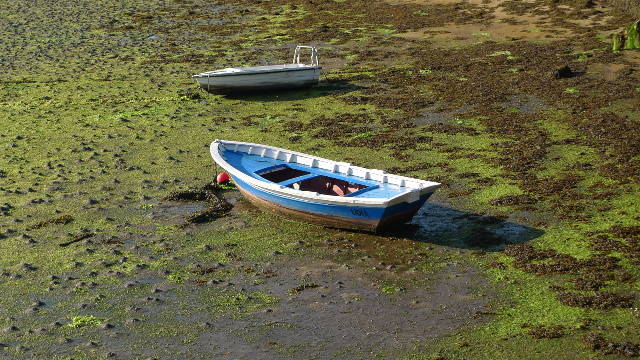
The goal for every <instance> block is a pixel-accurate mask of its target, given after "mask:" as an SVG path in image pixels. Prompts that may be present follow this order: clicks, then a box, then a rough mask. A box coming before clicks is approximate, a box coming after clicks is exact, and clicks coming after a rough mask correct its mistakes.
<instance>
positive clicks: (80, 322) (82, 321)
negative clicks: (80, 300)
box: [67, 315, 104, 328]
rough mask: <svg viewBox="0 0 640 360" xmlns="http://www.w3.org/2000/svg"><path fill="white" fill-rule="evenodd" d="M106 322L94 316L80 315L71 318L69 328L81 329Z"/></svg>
mask: <svg viewBox="0 0 640 360" xmlns="http://www.w3.org/2000/svg"><path fill="white" fill-rule="evenodd" d="M103 322H104V319H100V318H97V317H95V316H93V315H80V316H74V317H72V318H71V322H69V323H68V324H67V326H68V327H72V328H81V327H84V326H97V325H100V324H102V323H103Z"/></svg>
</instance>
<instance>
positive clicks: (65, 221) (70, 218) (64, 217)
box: [31, 215, 74, 229]
mask: <svg viewBox="0 0 640 360" xmlns="http://www.w3.org/2000/svg"><path fill="white" fill-rule="evenodd" d="M73 220H74V218H73V216H71V215H62V216H59V217H56V218H53V219H49V220H44V221H41V222H39V223H37V224H35V225H33V226H32V227H31V228H32V229H40V228H43V227H45V226H47V225H54V224H60V225H65V224H68V223H70V222H72V221H73Z"/></svg>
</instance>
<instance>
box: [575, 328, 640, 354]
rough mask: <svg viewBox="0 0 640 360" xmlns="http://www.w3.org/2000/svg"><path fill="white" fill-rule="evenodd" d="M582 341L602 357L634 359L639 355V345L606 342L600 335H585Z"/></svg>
mask: <svg viewBox="0 0 640 360" xmlns="http://www.w3.org/2000/svg"><path fill="white" fill-rule="evenodd" d="M582 341H583V342H584V343H585V344H586V345H587V347H588V348H589V349H591V350H592V351H597V352H599V353H602V354H604V355H614V354H615V355H621V356H626V357H636V356H638V355H640V344H634V343H631V342H628V341H623V342H614V341H609V340H607V339H606V338H605V337H604V336H602V335H600V334H595V333H591V334H587V335H586V336H585V337H584V338H583V339H582Z"/></svg>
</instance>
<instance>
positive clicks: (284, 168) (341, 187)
mask: <svg viewBox="0 0 640 360" xmlns="http://www.w3.org/2000/svg"><path fill="white" fill-rule="evenodd" d="M223 156H224V158H225V160H226V161H227V162H229V163H230V164H231V165H233V166H234V167H235V168H236V169H238V170H240V171H242V172H243V173H245V174H247V175H249V176H251V177H253V178H255V179H258V180H261V181H268V182H271V183H275V184H278V185H280V186H286V187H289V188H291V189H296V190H301V191H311V192H317V193H319V194H323V195H331V196H344V197H362V198H389V197H393V196H396V195H398V194H400V193H405V192H408V191H409V189H407V188H406V187H401V186H398V185H394V184H390V183H382V182H379V181H375V180H371V179H368V180H365V179H363V178H359V177H355V176H348V175H346V174H342V173H334V172H330V171H326V170H322V169H318V168H311V167H307V166H303V165H300V164H297V163H290V162H285V161H282V160H278V159H272V158H265V157H261V156H259V155H250V154H247V153H243V152H236V151H230V150H226V151H224V152H223Z"/></svg>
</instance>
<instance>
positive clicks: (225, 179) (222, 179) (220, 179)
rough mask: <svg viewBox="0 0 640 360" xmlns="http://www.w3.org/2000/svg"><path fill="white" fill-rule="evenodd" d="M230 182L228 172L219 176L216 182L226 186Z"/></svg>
mask: <svg viewBox="0 0 640 360" xmlns="http://www.w3.org/2000/svg"><path fill="white" fill-rule="evenodd" d="M229 180H231V178H230V177H229V175H228V174H227V173H226V172H221V173H220V174H218V176H216V182H217V183H218V184H226V183H228V182H229Z"/></svg>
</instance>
